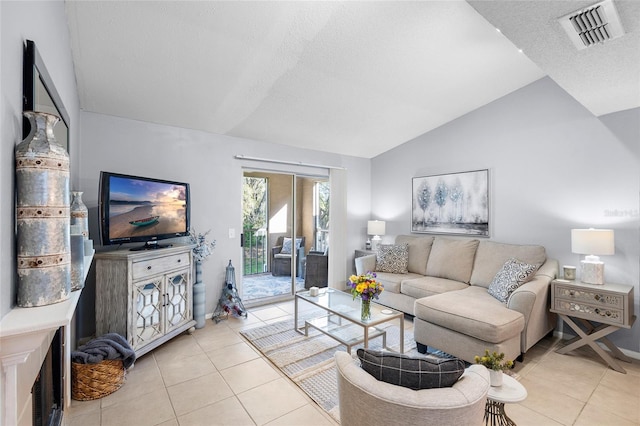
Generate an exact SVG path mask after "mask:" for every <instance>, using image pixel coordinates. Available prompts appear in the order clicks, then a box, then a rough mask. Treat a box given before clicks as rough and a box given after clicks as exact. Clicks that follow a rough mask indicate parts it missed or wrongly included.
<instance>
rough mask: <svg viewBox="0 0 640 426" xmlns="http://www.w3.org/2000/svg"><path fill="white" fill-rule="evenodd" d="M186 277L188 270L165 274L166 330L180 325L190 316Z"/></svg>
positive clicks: (187, 276)
mask: <svg viewBox="0 0 640 426" xmlns="http://www.w3.org/2000/svg"><path fill="white" fill-rule="evenodd" d="M188 279H189V272H188V271H183V272H181V273H178V274H176V275H170V276H167V288H166V302H165V303H166V306H165V309H166V315H167V330H166V331H167V332H169V331H171V329H172V328H174V327H176V326H179V325H181V324H182V323H184V322H185V321H188V320H189V319H190V317H191V315H190V312H191V300H189V292H188V287H187V282H188V281H187V280H188Z"/></svg>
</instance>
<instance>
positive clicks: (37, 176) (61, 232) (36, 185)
mask: <svg viewBox="0 0 640 426" xmlns="http://www.w3.org/2000/svg"><path fill="white" fill-rule="evenodd" d="M24 115H25V117H27V118H28V119H29V122H30V124H31V131H30V132H29V135H28V136H27V137H26V138H25V140H24V141H22V142H21V143H20V144H18V146H17V147H16V192H17V196H16V218H17V261H18V265H17V266H18V306H21V307H33V306H44V305H50V304H53V303H58V302H62V301H64V300H66V299H68V298H69V294H70V288H71V265H70V263H71V249H70V237H69V155H68V154H67V152H66V151H65V149H64V148H63V147H62V146H61V145H59V144H58V142H57V141H56V139H55V136H54V135H53V127H54V126H55V124H56V123H57V122H58V120H59V118H58V117H57V116H55V115H52V114H46V113H42V112H35V111H25V112H24Z"/></svg>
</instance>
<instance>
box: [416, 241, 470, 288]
mask: <svg viewBox="0 0 640 426" xmlns="http://www.w3.org/2000/svg"><path fill="white" fill-rule="evenodd" d="M479 242H480V241H478V240H454V239H450V238H436V239H435V240H434V241H433V247H431V253H430V254H429V261H428V262H427V275H429V276H432V277H439V278H448V279H450V280H455V281H461V282H463V283H469V278H470V277H471V268H472V267H473V259H474V257H475V254H476V249H477V248H478V243H479Z"/></svg>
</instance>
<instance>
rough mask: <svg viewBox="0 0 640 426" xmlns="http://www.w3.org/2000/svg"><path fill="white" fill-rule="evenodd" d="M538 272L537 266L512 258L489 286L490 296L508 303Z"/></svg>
mask: <svg viewBox="0 0 640 426" xmlns="http://www.w3.org/2000/svg"><path fill="white" fill-rule="evenodd" d="M537 270H538V267H537V266H536V265H529V264H528V263H525V262H521V261H519V260H518V259H516V258H514V257H512V258H510V259H509V260H507V261H506V262H505V263H504V265H502V268H501V269H500V270H499V271H498V273H497V274H496V276H495V277H493V281H491V284H489V289H488V291H489V294H490V295H492V296H493V297H495V298H496V299H498V300H499V301H501V302H502V303H507V300H509V296H511V293H513V292H514V291H515V290H516V289H517V288H518V287H520V286H521V285H522V284H524V283H526V282H527V281H529V280H530V279H531V278H533V274H535V272H536V271H537Z"/></svg>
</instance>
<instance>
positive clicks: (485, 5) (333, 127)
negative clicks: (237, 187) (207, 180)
mask: <svg viewBox="0 0 640 426" xmlns="http://www.w3.org/2000/svg"><path fill="white" fill-rule="evenodd" d="M592 3H593V2H585V1H571V2H569V1H552V0H543V1H470V2H465V1H416V2H392V1H391V2H385V1H371V2H366V1H365V2H348V1H345V2H342V1H330V2H322V1H318V2H280V1H259V2H246V1H238V2H216V1H158V2H153V1H67V2H66V8H67V16H68V21H69V28H70V35H71V43H72V52H73V58H74V64H75V70H76V78H77V83H78V91H79V95H80V105H81V108H82V109H83V110H85V111H91V112H97V113H101V114H109V115H114V116H120V117H126V118H130V119H134V120H141V121H147V122H153V123H161V124H167V125H172V126H178V127H184V128H189V129H196V130H203V131H207V132H212V133H218V134H223V135H229V136H235V137H240V138H250V139H255V140H261V141H268V142H274V143H280V144H285V145H292V146H298V147H303V148H310V149H317V150H322V151H328V152H335V153H340V154H345V155H355V156H360V157H366V158H370V157H374V156H376V155H378V154H380V153H382V152H384V151H387V150H389V149H391V148H393V147H395V146H397V145H400V144H402V143H404V142H406V141H408V140H410V139H412V138H414V137H416V136H419V135H421V134H423V133H426V132H428V131H430V130H432V129H434V128H436V127H438V126H440V125H442V124H444V123H447V122H449V121H451V120H454V119H456V118H458V117H460V116H462V115H464V114H466V113H468V112H470V111H472V110H474V109H476V108H479V107H481V106H483V105H486V104H487V103H489V102H492V101H494V100H496V99H498V98H500V97H502V96H504V95H506V94H508V93H510V92H513V91H514V90H517V89H519V88H521V87H523V86H525V85H527V84H530V83H532V82H533V81H536V80H538V79H540V78H542V77H544V76H545V75H548V76H549V77H550V78H552V79H553V80H554V81H555V82H556V83H557V84H558V85H560V86H561V87H562V88H563V89H564V90H566V91H567V92H568V93H569V94H570V95H572V96H573V97H574V98H575V99H576V100H577V101H579V102H581V103H582V104H583V105H584V106H585V107H586V108H587V109H588V110H590V111H591V112H592V113H593V114H594V115H602V114H607V113H611V112H615V111H620V110H624V109H629V108H634V107H639V106H640V28H639V27H640V2H636V1H632V0H622V1H620V0H618V1H615V6H616V7H617V10H618V12H619V15H620V17H621V20H622V25H623V27H624V30H625V32H626V33H625V35H624V36H622V37H620V38H617V39H614V40H611V41H608V42H606V43H604V44H601V45H595V46H593V47H590V48H588V49H584V50H577V49H576V48H575V47H574V45H573V44H572V43H571V41H570V40H569V38H568V36H567V34H566V33H565V32H564V30H563V29H562V28H561V26H560V24H559V23H558V18H560V17H561V16H563V15H566V14H567V13H571V12H573V11H575V10H578V9H580V8H583V7H586V6H589V5H591V4H592ZM497 29H499V31H498V30H497Z"/></svg>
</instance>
